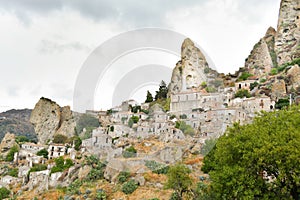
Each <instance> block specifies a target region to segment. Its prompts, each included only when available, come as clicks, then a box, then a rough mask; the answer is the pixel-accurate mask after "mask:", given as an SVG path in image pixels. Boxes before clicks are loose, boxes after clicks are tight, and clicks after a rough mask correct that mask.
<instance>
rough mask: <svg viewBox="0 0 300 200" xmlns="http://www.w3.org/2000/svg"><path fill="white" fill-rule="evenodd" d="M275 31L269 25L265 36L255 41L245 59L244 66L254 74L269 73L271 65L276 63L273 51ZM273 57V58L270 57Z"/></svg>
mask: <svg viewBox="0 0 300 200" xmlns="http://www.w3.org/2000/svg"><path fill="white" fill-rule="evenodd" d="M275 34H276V31H275V30H274V28H272V27H270V28H269V29H268V30H267V32H266V35H265V37H263V38H262V39H260V41H259V42H258V43H256V44H255V45H254V47H253V50H252V51H251V53H250V55H249V56H248V58H247V59H246V62H245V68H246V69H247V70H248V72H249V73H251V74H253V75H255V76H261V75H263V74H266V73H269V72H270V70H271V68H272V67H275V66H276V65H277V63H276V55H275V52H274V38H275ZM272 57H273V59H272Z"/></svg>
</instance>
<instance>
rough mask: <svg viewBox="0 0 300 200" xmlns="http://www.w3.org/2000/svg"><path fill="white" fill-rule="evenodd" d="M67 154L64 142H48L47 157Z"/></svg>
mask: <svg viewBox="0 0 300 200" xmlns="http://www.w3.org/2000/svg"><path fill="white" fill-rule="evenodd" d="M66 154H67V147H66V146H65V145H64V144H50V145H49V147H48V157H49V159H52V158H57V157H60V156H64V155H66Z"/></svg>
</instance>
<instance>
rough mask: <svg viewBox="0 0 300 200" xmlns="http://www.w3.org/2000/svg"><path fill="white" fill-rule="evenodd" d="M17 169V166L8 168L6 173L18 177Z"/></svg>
mask: <svg viewBox="0 0 300 200" xmlns="http://www.w3.org/2000/svg"><path fill="white" fill-rule="evenodd" d="M18 173H19V169H18V168H9V169H8V172H7V173H6V175H9V176H13V177H18Z"/></svg>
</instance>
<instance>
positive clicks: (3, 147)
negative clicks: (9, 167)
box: [0, 133, 19, 157]
mask: <svg viewBox="0 0 300 200" xmlns="http://www.w3.org/2000/svg"><path fill="white" fill-rule="evenodd" d="M13 146H19V145H18V144H17V143H16V137H15V135H14V134H11V133H6V134H5V136H4V138H3V140H2V141H1V144H0V154H1V155H3V156H4V157H5V156H6V155H7V153H8V151H9V150H10V149H11V148H12V147H13Z"/></svg>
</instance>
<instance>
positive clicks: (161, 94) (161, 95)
mask: <svg viewBox="0 0 300 200" xmlns="http://www.w3.org/2000/svg"><path fill="white" fill-rule="evenodd" d="M167 95H168V87H167V85H166V83H165V82H164V81H161V83H160V84H159V89H158V91H156V95H155V100H158V99H166V98H167Z"/></svg>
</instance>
